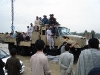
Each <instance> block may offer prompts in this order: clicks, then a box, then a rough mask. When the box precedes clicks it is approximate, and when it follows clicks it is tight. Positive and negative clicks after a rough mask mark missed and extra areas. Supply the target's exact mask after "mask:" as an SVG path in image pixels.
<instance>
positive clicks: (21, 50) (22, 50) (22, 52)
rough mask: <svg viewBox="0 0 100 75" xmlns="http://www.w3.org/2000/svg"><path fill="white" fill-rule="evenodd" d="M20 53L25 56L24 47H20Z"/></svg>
mask: <svg viewBox="0 0 100 75" xmlns="http://www.w3.org/2000/svg"><path fill="white" fill-rule="evenodd" d="M20 55H22V56H25V49H24V48H21V49H20Z"/></svg>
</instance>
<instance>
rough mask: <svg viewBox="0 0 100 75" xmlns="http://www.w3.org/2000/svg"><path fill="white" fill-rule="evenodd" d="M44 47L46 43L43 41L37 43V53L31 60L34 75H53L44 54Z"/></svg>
mask: <svg viewBox="0 0 100 75" xmlns="http://www.w3.org/2000/svg"><path fill="white" fill-rule="evenodd" d="M44 46H45V44H44V41H43V40H41V39H39V40H37V41H36V42H35V47H36V49H37V52H36V53H35V54H34V55H32V56H31V59H30V65H31V71H32V75H51V71H50V69H49V63H48V59H47V57H46V56H45V54H44V53H43V49H44Z"/></svg>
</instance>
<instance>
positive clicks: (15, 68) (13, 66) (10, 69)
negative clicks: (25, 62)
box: [5, 48, 21, 75]
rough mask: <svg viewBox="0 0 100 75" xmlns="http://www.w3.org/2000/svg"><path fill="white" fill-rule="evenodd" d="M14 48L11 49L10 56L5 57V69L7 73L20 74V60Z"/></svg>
mask: <svg viewBox="0 0 100 75" xmlns="http://www.w3.org/2000/svg"><path fill="white" fill-rule="evenodd" d="M16 53H17V51H16V49H14V48H13V49H11V50H10V54H11V57H10V58H8V59H7V62H6V65H5V69H6V70H7V73H8V75H20V70H21V64H20V60H19V59H18V58H16Z"/></svg>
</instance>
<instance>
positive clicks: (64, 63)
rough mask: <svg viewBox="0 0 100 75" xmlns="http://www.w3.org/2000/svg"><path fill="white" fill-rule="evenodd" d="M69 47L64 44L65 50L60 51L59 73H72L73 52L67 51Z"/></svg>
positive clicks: (62, 74) (64, 74) (68, 74)
mask: <svg viewBox="0 0 100 75" xmlns="http://www.w3.org/2000/svg"><path fill="white" fill-rule="evenodd" d="M69 51H70V47H69V46H68V45H66V46H65V52H64V53H62V54H61V55H60V57H59V65H60V70H61V75H73V70H72V67H73V61H74V57H73V54H71V53H69Z"/></svg>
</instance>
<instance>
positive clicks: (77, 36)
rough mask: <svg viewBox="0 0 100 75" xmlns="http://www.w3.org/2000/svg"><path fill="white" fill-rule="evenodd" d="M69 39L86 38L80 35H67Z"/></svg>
mask: <svg viewBox="0 0 100 75" xmlns="http://www.w3.org/2000/svg"><path fill="white" fill-rule="evenodd" d="M67 37H76V38H84V39H85V37H83V36H79V35H67Z"/></svg>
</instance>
